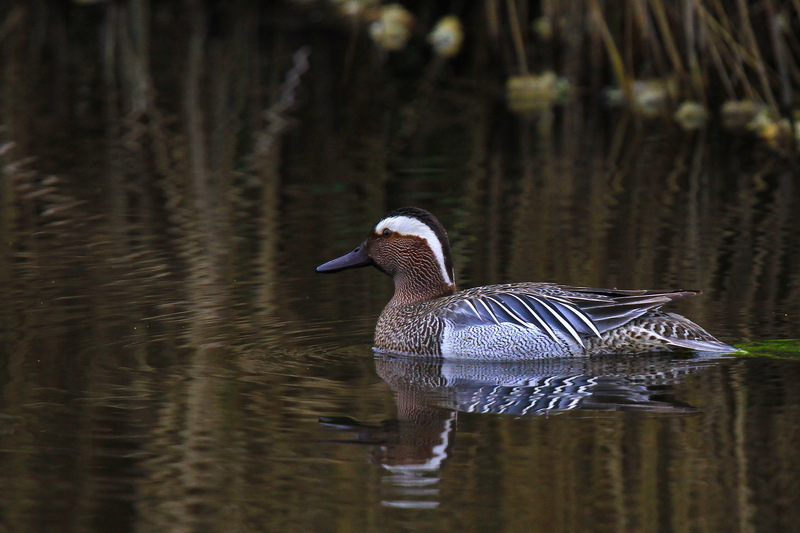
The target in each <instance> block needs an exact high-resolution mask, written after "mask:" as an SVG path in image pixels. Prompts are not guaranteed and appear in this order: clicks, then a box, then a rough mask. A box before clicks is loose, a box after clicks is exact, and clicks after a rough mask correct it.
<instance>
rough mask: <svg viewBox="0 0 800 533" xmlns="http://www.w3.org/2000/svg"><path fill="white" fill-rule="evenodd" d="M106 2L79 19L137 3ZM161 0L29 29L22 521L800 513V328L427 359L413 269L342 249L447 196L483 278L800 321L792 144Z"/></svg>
mask: <svg viewBox="0 0 800 533" xmlns="http://www.w3.org/2000/svg"><path fill="white" fill-rule="evenodd" d="M134 4H135V3H134ZM132 5H133V4H132ZM90 9H94V8H90ZM101 9H106V8H105V7H98V8H97V10H95V11H78V10H77V8H76V7H73V8H71V9H70V10H68V11H69V12H70V13H72V15H73V16H76V17H78V18H80V17H91V16H97V17H98V19H102V20H103V23H104V24H107V26H106V29H107V30H109V31H110V30H114V29H116V30H119V28H121V27H126V26H125V25H126V24H127V23H128V22H126V20H127V19H125V17H126V16H128V15H130V13H129V12H128V11H126V10H125V9H122V8H120V10H119V11H114V10H115V9H117V8H115V7H108V9H109V11H108V12H106V11H101ZM188 11H191V10H187V12H188ZM77 13H80V15H77ZM92 13H93V14H94V15H90V14H92ZM109 13H111V15H113V16H111V15H109ZM156 15H158V16H156V17H155V18H154V22H153V24H154V26H155V29H154V31H153V41H154V42H153V43H152V48H148V50H149V52H145V51H144V50H143V49H141V48H140V47H138V45H137V41H136V35H137V34H136V32H131V34H126V33H124V32H121V33H114V35H115V39H117V40H116V41H114V42H115V46H117V47H118V51H119V53H120V54H121V55H122V56H124V57H121V58H118V59H115V58H114V57H111V56H109V55H100V54H99V52H100V50H99V49H98V48H97V45H96V41H95V40H93V36H92V35H91V34H80V35H72V34H70V33H69V32H66V31H65V32H61V33H59V32H58V31H52V32H45V34H46V36H42V35H41V34H35V33H34V35H38V36H39V37H38V38H40V39H44V40H42V41H35V40H34V41H33V42H29V41H27V40H25V39H21V38H19V37H18V36H17V34H16V33H15V26H14V25H9V26H8V28H10V29H9V30H7V32H6V34H5V39H6V45H7V47H6V55H5V56H4V66H5V69H6V70H5V72H6V74H5V76H6V78H4V79H5V80H6V81H5V83H6V85H5V87H6V88H7V89H8V90H7V91H6V97H5V98H6V100H5V102H6V107H5V108H4V115H3V123H4V125H5V127H4V129H3V130H2V133H0V135H2V136H1V137H0V146H3V151H4V154H3V156H2V157H3V160H2V164H3V165H4V166H3V170H2V185H3V189H2V217H3V224H2V245H1V248H0V250H2V256H0V281H1V282H2V285H1V287H2V288H1V289H0V298H2V304H1V305H0V320H2V322H1V324H2V330H1V333H2V337H1V338H0V341H1V342H0V358H1V359H0V360H2V366H0V387H1V390H2V399H1V400H0V465H1V467H0V495H1V496H0V502H2V503H0V529H2V530H4V531H31V532H34V531H36V532H38V531H41V532H51V531H97V532H100V531H103V532H105V531H109V532H112V531H113V532H120V531H141V532H145V531H146V532H152V531H165V532H166V531H169V532H177V531H225V532H238V531H241V532H245V531H247V532H251V531H265V532H267V531H268V532H278V531H280V532H288V531H298V532H299V531H302V532H306V531H331V532H334V531H336V532H339V531H341V532H344V531H376V532H377V531H381V532H384V531H437V532H446V531H458V532H467V531H476V532H477V531H492V532H500V531H503V532H516V531H543V532H544V531H547V532H555V531H563V532H567V531H631V532H633V531H664V532H676V531H698V532H719V531H725V532H754V531H759V532H762V531H763V532H780V531H797V530H798V527H799V526H798V525H797V524H800V511H799V509H800V466H799V465H800V424H798V422H797V421H798V420H800V362H798V360H797V350H796V345H792V344H791V343H783V344H781V343H773V344H768V345H767V348H766V349H765V350H764V351H763V352H761V353H762V354H763V353H766V354H767V355H771V356H773V357H765V356H760V357H735V358H725V359H702V358H673V357H669V356H663V355H661V356H659V355H652V356H647V357H640V358H616V359H604V358H599V359H595V360H592V361H573V362H563V361H562V362H530V363H520V364H513V365H511V364H508V365H506V364H492V365H488V364H483V365H470V364H460V363H446V364H445V363H442V362H441V361H420V360H411V361H408V360H403V359H394V358H391V357H384V356H380V355H378V356H376V354H374V353H373V352H372V350H371V349H370V345H369V343H370V340H371V335H372V328H373V326H374V323H375V319H376V317H377V315H378V313H379V312H380V310H381V309H382V307H383V305H384V304H385V302H386V301H387V300H388V298H389V297H390V295H391V287H390V282H389V280H388V278H386V277H385V276H383V275H382V274H380V273H379V272H377V271H375V270H371V269H370V270H367V269H365V270H360V271H352V272H346V273H341V274H338V275H336V276H318V275H316V274H315V273H314V267H315V266H316V265H318V264H320V263H322V262H324V261H326V260H328V259H331V258H333V257H336V256H338V255H340V254H341V253H343V252H345V251H347V250H349V249H351V248H352V247H354V246H355V245H357V244H358V243H359V242H361V240H362V239H363V237H364V236H365V235H366V232H367V231H368V229H369V228H370V227H372V225H373V224H374V223H375V222H376V221H377V220H378V218H379V217H380V216H381V215H382V214H383V213H384V212H385V211H387V210H388V209H390V208H394V207H398V206H402V205H417V206H420V207H424V208H427V209H429V210H431V211H433V212H434V213H436V214H437V216H439V218H440V219H441V220H442V222H443V223H444V224H445V226H446V227H447V228H448V230H449V232H450V236H451V240H452V242H453V246H454V259H455V266H456V274H457V277H458V279H459V280H460V284H461V286H462V287H467V286H473V285H480V284H484V283H492V282H504V281H526V280H527V281H531V280H537V281H558V282H560V283H565V284H576V285H588V286H616V287H621V288H684V287H685V288H702V289H703V290H704V291H705V294H704V295H702V296H700V297H698V298H695V299H692V300H689V301H686V302H681V303H680V305H675V306H673V307H674V310H676V311H679V312H682V313H684V314H686V315H687V316H689V317H690V318H692V319H693V320H696V321H697V322H699V323H700V324H702V325H703V326H705V327H706V328H707V329H708V330H709V331H711V332H712V333H714V334H716V335H718V336H719V337H720V338H721V339H722V340H724V341H726V342H730V343H733V344H739V345H742V344H744V343H748V342H750V341H756V340H758V341H773V340H780V339H797V338H800V204H799V203H798V199H797V192H796V191H797V185H798V175H797V173H796V172H795V171H794V170H793V167H792V164H791V160H790V158H788V157H787V155H786V154H782V153H778V152H775V151H772V150H770V149H768V148H766V147H764V146H761V145H757V144H756V142H755V141H754V139H752V138H749V137H737V136H729V135H727V134H725V133H723V132H720V131H719V130H718V129H715V128H713V127H712V128H710V129H709V130H708V131H701V132H697V133H685V132H682V131H680V130H678V129H676V128H675V127H674V126H672V125H671V124H670V123H669V122H667V121H662V120H659V119H656V120H652V121H642V120H641V119H638V118H636V117H631V116H626V115H624V114H623V113H621V112H620V113H618V112H608V111H607V110H605V109H604V108H602V106H600V105H599V102H598V101H597V99H596V98H594V97H593V96H592V95H591V94H589V95H585V97H583V98H577V99H575V100H573V101H572V102H571V103H569V104H567V105H566V106H564V107H560V108H557V109H554V110H553V112H552V113H547V114H545V115H544V116H540V117H538V118H530V119H521V118H519V117H515V116H513V115H510V114H508V113H507V112H506V111H505V108H504V103H503V100H502V98H501V87H502V83H501V82H500V81H498V78H497V77H496V76H495V73H494V72H493V71H492V70H491V69H490V68H488V67H487V64H484V65H483V67H481V64H480V63H478V65H477V67H468V66H466V65H460V66H459V65H456V66H453V67H449V66H445V67H441V66H440V68H442V69H444V70H442V71H439V72H436V71H435V70H426V69H424V68H420V69H419V70H418V71H414V70H413V69H412V71H411V72H409V71H404V70H402V69H401V67H402V65H398V64H396V63H392V62H391V61H389V62H388V63H386V62H385V61H384V58H381V57H377V56H375V55H374V54H373V53H372V52H371V51H370V50H368V47H366V46H364V44H363V43H361V44H358V46H356V47H355V52H354V54H355V56H354V57H355V59H354V60H353V61H352V62H351V64H350V66H349V67H347V65H346V61H345V60H344V59H343V58H345V57H346V55H347V53H348V52H347V50H348V41H347V39H346V38H344V37H347V35H348V33H347V31H346V30H342V29H341V28H339V29H335V28H333V29H332V28H330V27H328V26H326V25H324V24H322V25H317V26H314V25H313V24H312V25H310V27H309V26H297V25H295V24H299V23H298V22H297V20H294V19H291V18H290V19H288V20H283V19H282V20H281V24H280V25H274V26H273V25H269V24H267V26H266V29H264V28H261V30H263V31H262V32H261V33H259V32H254V30H253V28H252V26H251V25H248V23H247V20H246V17H245V18H241V19H240V18H236V19H233V20H223V21H215V24H216V25H219V26H220V27H221V28H222V29H221V28H220V27H217V26H216V25H215V24H210V27H209V21H210V20H212V21H213V17H211V15H210V14H206V15H209V18H208V19H204V18H203V13H202V10H201V11H200V14H199V15H196V17H199V19H200V20H198V19H197V18H192V17H188V19H186V20H183V19H181V20H174V19H171V18H170V17H169V16H168V14H167V13H166V12H158V11H157V12H156ZM106 16H108V17H109V18H103V17H106ZM187 16H188V15H187ZM114 17H119V18H114ZM23 20H25V19H23ZM59 20H60V19H58V18H53V19H51V22H50V24H54V25H55V29H58V28H61V29H62V30H65V29H66V28H67V27H68V26H59V22H58V21H59ZM52 21H55V22H52ZM179 22H181V23H185V24H178V23H179ZM237 24H240V25H241V26H237ZM303 24H308V21H307V20H305V19H304V20H303ZM228 25H230V28H233V30H231V31H229V32H228V31H224V30H225V29H226V28H227V29H230V28H229V26H228ZM169 28H175V32H176V35H177V36H175V35H173V37H175V40H174V42H173V41H168V40H164V42H161V40H162V39H165V37H163V35H164V34H163V33H159V32H165V31H166V30H167V29H169ZM276 28H277V29H276ZM51 29H53V28H52V27H51ZM266 30H270V31H266ZM112 33H113V32H112ZM59 39H61V40H59ZM182 39H183V40H182ZM193 39H194V40H193ZM308 43H311V45H312V48H311V49H310V50H311V52H310V55H309V56H308V60H309V61H310V63H309V65H308V69H307V70H306V66H305V64H304V58H305V55H303V54H304V53H305V52H307V51H308V50H305V49H304V50H302V51H301V55H300V56H294V57H293V55H292V54H294V53H295V52H296V51H297V50H301V46H302V45H305V44H308ZM12 45H13V46H12ZM17 45H19V46H18V47H17V48H15V46H17ZM36 46H40V47H42V48H41V49H37V48H36ZM65 47H66V49H68V50H69V52H70V54H75V55H77V56H78V57H80V56H81V54H83V55H84V56H85V57H90V58H98V57H103V60H102V61H101V63H100V66H97V65H94V64H93V63H92V61H87V62H86V63H83V62H81V61H79V60H75V59H71V60H69V61H67V60H66V59H64V57H62V56H59V55H58V53H56V52H57V51H58V50H59V49H61V48H65ZM20 50H23V51H24V52H25V53H22V52H20ZM31 50H33V52H31ZM42 50H44V51H42ZM37 51H38V52H37ZM35 53H40V54H41V55H40V56H36V57H38V58H39V61H38V62H36V61H34V62H31V61H30V57H31V55H30V54H34V55H35ZM26 54H28V55H26ZM92 54H97V55H92ZM477 55H478V56H479V55H480V54H477ZM69 57H75V56H73V55H70V56H69ZM59 58H61V59H59ZM70 61H73V62H70ZM87 64H88V66H87ZM132 65H134V66H135V65H139V66H141V69H140V70H137V68H134V67H133V66H132ZM142 69H143V70H142ZM448 69H450V70H448ZM286 72H290V73H293V74H292V76H293V77H291V76H290V78H291V79H293V80H294V81H293V82H292V83H290V84H289V85H288V86H287V85H281V80H282V79H283V77H284V74H285V73H286ZM14 76H16V78H14V79H15V80H16V82H15V84H13V85H10V84H9V80H10V79H11V77H14ZM420 77H421V79H420ZM109 84H110V85H109ZM12 89H13V90H12ZM112 89H113V90H112ZM281 95H283V97H284V100H283V102H284V105H278V106H276V104H275V102H279V101H281ZM266 111H271V112H272V114H269V113H266V114H265V112H266ZM276 116H279V117H280V118H281V120H283V119H285V120H287V121H288V122H287V123H286V124H284V123H283V122H281V120H277V119H276V118H275V117H276Z"/></svg>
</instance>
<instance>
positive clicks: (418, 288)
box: [317, 207, 456, 303]
mask: <svg viewBox="0 0 800 533" xmlns="http://www.w3.org/2000/svg"><path fill="white" fill-rule="evenodd" d="M370 265H372V266H374V267H376V268H377V269H378V270H380V271H381V272H385V273H386V274H388V275H390V276H391V277H392V279H393V280H394V284H395V294H394V298H392V303H407V302H413V301H420V300H427V299H430V298H435V297H437V296H444V295H447V294H452V293H453V292H455V290H456V283H455V276H454V274H453V261H452V259H451V257H450V241H449V240H448V238H447V232H446V231H445V230H444V227H443V226H442V224H441V223H440V222H439V221H438V220H436V217H434V216H433V215H432V214H430V213H429V212H427V211H425V210H424V209H418V208H416V207H402V208H400V209H395V210H394V211H391V212H389V213H387V214H386V216H385V217H383V218H382V219H381V221H380V222H378V223H377V224H376V225H375V228H373V230H372V231H371V232H370V234H369V236H367V240H365V241H364V242H363V243H362V244H361V245H360V246H359V247H358V248H356V249H355V250H353V251H352V252H350V253H348V254H345V255H343V256H342V257H339V258H337V259H334V260H332V261H328V262H327V263H325V264H323V265H320V266H318V267H317V272H325V273H332V272H339V271H340V270H345V269H348V268H359V267H365V266H370Z"/></svg>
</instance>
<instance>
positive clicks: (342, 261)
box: [317, 244, 372, 274]
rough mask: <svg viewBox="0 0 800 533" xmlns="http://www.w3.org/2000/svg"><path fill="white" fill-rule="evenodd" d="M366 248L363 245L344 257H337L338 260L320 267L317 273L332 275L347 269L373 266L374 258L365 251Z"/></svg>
mask: <svg viewBox="0 0 800 533" xmlns="http://www.w3.org/2000/svg"><path fill="white" fill-rule="evenodd" d="M364 248H365V247H364V245H363V244H362V245H361V246H359V247H358V248H356V249H355V250H353V251H352V252H350V253H349V254H345V255H343V256H342V257H337V258H336V259H333V260H331V261H328V262H327V263H324V264H322V265H320V266H318V267H317V272H324V273H326V274H331V273H333V272H339V271H340V270H345V269H347V268H359V267H365V266H369V265H371V264H372V258H371V257H370V256H369V255H367V252H366V251H365V250H364Z"/></svg>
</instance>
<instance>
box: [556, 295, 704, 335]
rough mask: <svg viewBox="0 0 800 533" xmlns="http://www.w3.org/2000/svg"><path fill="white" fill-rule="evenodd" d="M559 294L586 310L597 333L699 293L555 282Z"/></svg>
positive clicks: (584, 311) (560, 296)
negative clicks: (612, 287) (562, 284)
mask: <svg viewBox="0 0 800 533" xmlns="http://www.w3.org/2000/svg"><path fill="white" fill-rule="evenodd" d="M555 287H556V288H557V289H558V290H557V292H558V293H559V295H558V296H557V297H559V298H563V299H566V300H567V301H569V302H570V303H572V304H573V305H575V306H576V307H578V308H579V309H580V310H581V311H582V312H583V313H585V314H586V315H587V316H588V317H589V318H590V319H591V320H592V322H593V323H594V325H595V326H596V327H597V330H598V331H599V332H600V333H604V332H606V331H608V330H611V329H614V328H618V327H620V326H622V325H624V324H627V323H628V322H630V321H631V320H633V319H635V318H639V317H640V316H642V315H644V314H645V313H647V312H649V311H652V310H654V309H658V308H659V307H661V306H662V305H664V304H668V303H669V302H673V301H675V300H682V299H684V298H690V297H692V296H697V295H698V294H701V291H697V290H678V291H649V290H620V289H590V288H586V287H563V286H555Z"/></svg>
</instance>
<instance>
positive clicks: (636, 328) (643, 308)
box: [317, 207, 733, 359]
mask: <svg viewBox="0 0 800 533" xmlns="http://www.w3.org/2000/svg"><path fill="white" fill-rule="evenodd" d="M368 265H373V266H375V267H377V268H378V269H379V270H381V271H382V272H385V273H386V274H389V275H390V276H391V277H392V278H393V280H394V284H395V293H394V296H393V297H392V299H391V300H390V301H389V303H388V304H387V306H386V308H385V309H384V310H383V312H382V313H381V316H380V318H379V319H378V324H377V326H376V329H375V347H376V348H377V349H378V350H382V351H393V352H398V353H406V354H419V355H442V356H450V357H460V358H478V359H529V358H547V357H564V356H583V355H591V354H601V353H612V352H613V353H638V352H645V351H654V350H695V351H704V352H728V351H732V350H733V348H732V347H731V346H728V345H727V344H725V343H722V342H720V341H718V340H717V339H715V338H714V337H712V336H711V335H710V334H709V333H707V332H706V331H705V330H704V329H703V328H701V327H700V326H698V325H697V324H695V323H694V322H691V321H690V320H688V319H687V318H684V317H682V316H680V315H677V314H675V313H667V312H664V311H661V310H660V307H661V306H662V305H664V304H666V303H669V302H671V301H674V300H680V299H683V298H687V297H690V296H695V295H697V294H699V291H690V290H681V291H649V290H618V289H590V288H585V287H567V286H562V285H555V284H551V283H512V284H504V285H487V286H484V287H477V288H473V289H468V290H464V291H461V292H456V286H455V279H454V274H453V268H452V259H451V257H450V243H449V241H448V238H447V233H446V232H445V229H444V227H443V226H442V225H441V223H439V221H438V220H437V219H436V218H435V217H434V216H433V215H431V214H430V213H428V212H427V211H424V210H422V209H417V208H414V207H405V208H401V209H396V210H394V211H392V212H390V213H388V214H387V215H386V216H385V217H384V218H383V219H382V220H381V221H380V222H378V224H377V225H376V226H375V228H374V230H373V231H372V232H371V233H370V235H369V236H368V237H367V239H366V240H365V241H364V242H363V243H362V244H361V245H360V246H359V247H358V248H356V249H355V250H353V251H352V252H350V253H349V254H346V255H344V256H342V257H339V258H338V259H334V260H332V261H329V262H327V263H325V264H323V265H320V266H319V267H317V271H318V272H338V271H340V270H344V269H347V268H356V267H363V266H368Z"/></svg>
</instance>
